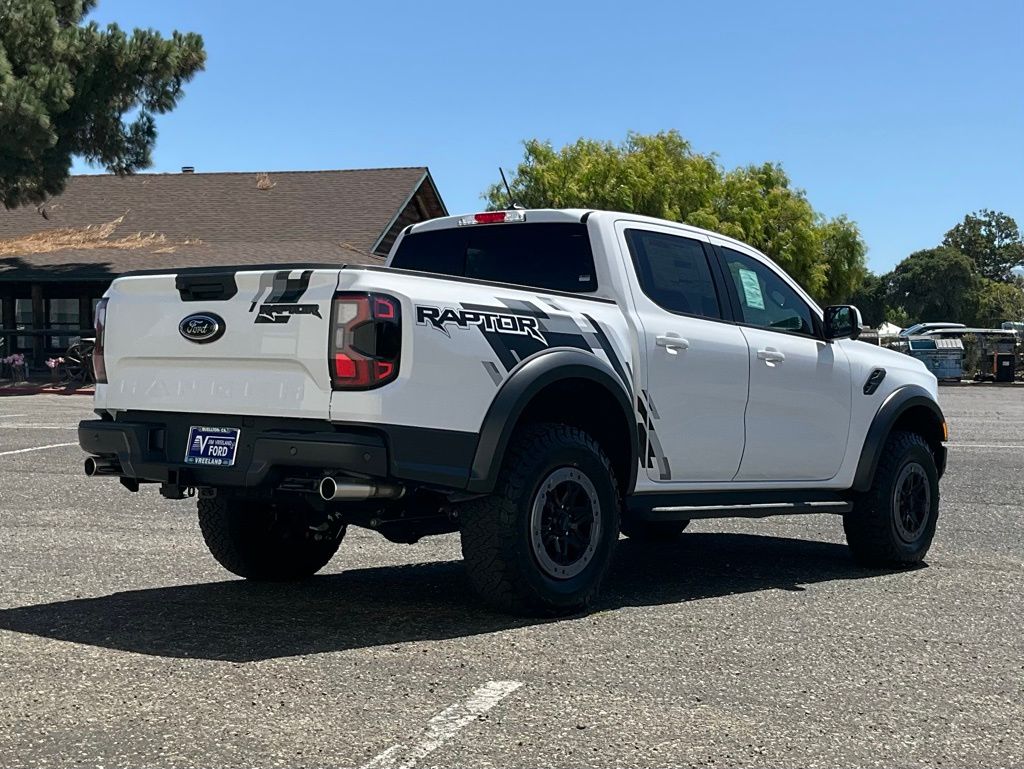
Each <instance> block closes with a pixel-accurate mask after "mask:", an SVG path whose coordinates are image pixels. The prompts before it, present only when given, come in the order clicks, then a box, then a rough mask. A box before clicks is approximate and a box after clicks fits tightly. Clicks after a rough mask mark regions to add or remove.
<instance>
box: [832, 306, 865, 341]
mask: <svg viewBox="0 0 1024 769" xmlns="http://www.w3.org/2000/svg"><path fill="white" fill-rule="evenodd" d="M861 322H862V321H861V317H860V310H858V309H857V308H856V307H854V306H853V305H852V304H833V305H831V306H829V307H826V308H825V338H826V339H828V340H832V339H856V338H857V337H859V336H860V326H861Z"/></svg>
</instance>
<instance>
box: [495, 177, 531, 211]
mask: <svg viewBox="0 0 1024 769" xmlns="http://www.w3.org/2000/svg"><path fill="white" fill-rule="evenodd" d="M498 173H499V174H501V180H502V181H503V182H504V183H505V192H506V193H507V194H508V204H509V205H510V206H512V209H513V210H516V211H522V210H523V209H524V208H525V206H521V205H519V204H518V203H516V202H515V201H514V200H513V199H512V188H511V187H509V186H508V179H506V178H505V171H504V169H502V167H501V166H498Z"/></svg>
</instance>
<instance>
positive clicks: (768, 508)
mask: <svg viewBox="0 0 1024 769" xmlns="http://www.w3.org/2000/svg"><path fill="white" fill-rule="evenodd" d="M786 496H787V495H785V494H780V493H778V492H762V493H761V494H760V495H758V494H756V493H753V492H743V493H729V492H722V493H721V494H713V493H707V492H701V493H699V494H672V495H670V494H634V495H632V496H630V497H629V498H628V499H627V501H626V504H627V506H628V508H629V511H630V513H631V514H633V515H634V516H636V517H638V518H640V519H642V520H680V519H696V518H767V517H769V516H772V515H800V514H808V513H833V514H838V515H842V514H844V513H849V512H851V511H852V510H853V503H852V502H850V501H849V500H847V499H843V498H841V497H840V496H839V495H837V494H830V493H828V492H825V493H816V494H813V495H812V494H808V493H806V492H803V493H801V492H790V494H789V498H788V499H787V498H786ZM758 497H760V498H758Z"/></svg>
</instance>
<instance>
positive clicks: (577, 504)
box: [460, 424, 619, 616]
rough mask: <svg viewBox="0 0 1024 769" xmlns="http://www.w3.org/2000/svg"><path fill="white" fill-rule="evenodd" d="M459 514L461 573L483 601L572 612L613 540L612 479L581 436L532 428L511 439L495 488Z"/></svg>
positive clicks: (591, 591)
mask: <svg viewBox="0 0 1024 769" xmlns="http://www.w3.org/2000/svg"><path fill="white" fill-rule="evenodd" d="M460 518H461V520H462V526H461V537H462V554H463V557H464V558H465V560H466V570H467V572H468V575H469V580H470V583H471V584H472V586H473V588H474V590H475V591H476V592H477V594H478V595H479V596H480V597H481V598H482V599H483V600H484V601H486V602H487V603H489V604H491V605H492V606H494V607H495V608H498V609H500V610H502V611H507V612H511V613H515V614H527V615H549V616H550V615H556V614H567V613H570V612H574V611H579V610H580V609H583V608H585V607H586V606H588V605H589V604H590V603H591V601H593V599H594V597H595V596H596V595H597V592H598V589H599V587H600V584H601V580H602V578H603V577H604V575H605V572H606V571H607V570H608V564H609V562H610V560H611V555H612V550H613V548H614V546H615V542H616V540H617V539H618V532H619V496H618V490H617V488H616V484H615V476H614V474H613V473H612V469H611V466H610V465H609V462H608V458H607V456H605V454H604V452H603V451H602V450H601V447H600V446H599V445H598V443H597V442H596V441H595V440H594V439H593V438H592V437H590V436H589V435H588V434H587V433H585V432H583V431H582V430H579V429H577V428H574V427H567V426H565V425H555V424H538V425H530V426H528V427H526V428H525V429H523V430H522V431H520V432H519V433H518V434H517V435H516V437H515V438H514V439H513V441H512V443H511V444H510V446H509V450H508V453H507V454H506V457H505V462H504V465H503V466H502V470H501V474H500V475H499V477H498V482H497V485H496V487H495V490H494V493H493V494H492V495H490V496H489V497H484V498H481V499H478V500H474V501H472V502H469V503H467V504H466V505H465V506H464V507H463V509H462V511H461V515H460Z"/></svg>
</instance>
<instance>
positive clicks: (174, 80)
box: [0, 0, 206, 208]
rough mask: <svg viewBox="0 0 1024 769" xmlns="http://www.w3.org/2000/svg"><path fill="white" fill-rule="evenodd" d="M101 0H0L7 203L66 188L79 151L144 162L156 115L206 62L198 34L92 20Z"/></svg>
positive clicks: (117, 168) (120, 165)
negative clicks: (126, 28)
mask: <svg viewBox="0 0 1024 769" xmlns="http://www.w3.org/2000/svg"><path fill="white" fill-rule="evenodd" d="M95 5H96V0H0V202H2V203H3V204H4V206H6V207H7V208H13V207H15V206H18V205H23V204H25V203H40V202H42V201H44V200H45V199H46V198H47V197H48V196H50V195H55V194H57V193H59V192H61V190H63V189H64V185H65V183H66V181H67V177H68V173H69V172H70V169H71V163H72V158H74V157H82V158H84V159H86V160H88V161H90V162H92V163H96V164H98V165H102V166H103V167H105V168H106V169H107V170H109V171H111V172H113V173H116V174H130V173H134V172H135V171H138V170H140V169H143V168H147V167H148V166H149V165H151V162H152V161H151V156H152V151H153V146H154V144H155V142H156V122H155V118H154V116H155V115H158V114H162V113H165V112H169V111H170V110H172V109H173V108H174V107H175V105H176V104H177V103H178V100H179V99H180V98H181V96H182V93H183V90H182V88H183V86H184V84H185V83H187V82H188V81H189V80H191V79H192V77H193V76H194V75H195V74H196V73H197V72H199V71H201V70H202V69H203V66H204V63H205V61H206V52H205V51H204V50H203V40H202V38H201V37H200V36H199V35H197V34H195V33H184V34H183V33H179V32H174V33H173V34H172V35H171V38H170V39H166V38H164V37H162V36H161V35H159V34H158V33H156V32H154V31H153V30H140V29H137V30H135V31H134V32H132V33H131V34H130V35H129V34H126V33H125V32H124V31H123V30H121V29H120V28H119V27H118V26H117V25H116V24H111V25H109V26H108V27H107V28H106V29H100V27H99V25H97V24H96V23H95V22H89V23H86V22H85V17H86V15H87V14H88V13H89V11H91V10H92V9H93V7H94V6H95ZM126 116H128V117H127V118H126Z"/></svg>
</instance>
